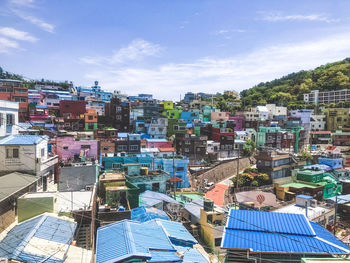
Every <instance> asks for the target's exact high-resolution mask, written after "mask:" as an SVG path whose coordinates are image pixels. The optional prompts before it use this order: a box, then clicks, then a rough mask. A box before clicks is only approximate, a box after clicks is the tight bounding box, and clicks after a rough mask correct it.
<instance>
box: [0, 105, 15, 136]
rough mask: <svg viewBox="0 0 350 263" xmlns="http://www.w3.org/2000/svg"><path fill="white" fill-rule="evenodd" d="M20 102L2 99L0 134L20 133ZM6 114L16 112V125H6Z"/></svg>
mask: <svg viewBox="0 0 350 263" xmlns="http://www.w3.org/2000/svg"><path fill="white" fill-rule="evenodd" d="M18 108H19V106H18V102H12V101H5V100H0V115H1V114H2V116H0V117H2V118H1V119H0V136H6V135H11V134H18V128H19V127H18V126H17V125H18ZM6 114H14V120H13V121H14V122H13V123H14V125H12V126H7V125H6Z"/></svg>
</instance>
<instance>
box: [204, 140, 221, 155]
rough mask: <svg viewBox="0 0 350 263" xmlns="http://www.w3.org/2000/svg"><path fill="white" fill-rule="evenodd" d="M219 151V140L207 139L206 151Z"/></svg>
mask: <svg viewBox="0 0 350 263" xmlns="http://www.w3.org/2000/svg"><path fill="white" fill-rule="evenodd" d="M219 151H220V142H215V141H207V153H217V152H219Z"/></svg>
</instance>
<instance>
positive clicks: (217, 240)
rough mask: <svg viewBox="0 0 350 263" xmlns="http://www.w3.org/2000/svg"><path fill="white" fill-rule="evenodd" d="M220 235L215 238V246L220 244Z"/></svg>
mask: <svg viewBox="0 0 350 263" xmlns="http://www.w3.org/2000/svg"><path fill="white" fill-rule="evenodd" d="M221 239H222V238H221V237H218V238H215V246H216V247H219V246H220V245H221Z"/></svg>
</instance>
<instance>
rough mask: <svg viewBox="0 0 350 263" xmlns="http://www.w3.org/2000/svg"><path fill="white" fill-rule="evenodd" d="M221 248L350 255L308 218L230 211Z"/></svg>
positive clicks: (271, 213)
mask: <svg viewBox="0 0 350 263" xmlns="http://www.w3.org/2000/svg"><path fill="white" fill-rule="evenodd" d="M221 247H222V248H227V249H246V250H250V251H252V252H260V253H297V254H303V253H311V254H326V253H334V254H337V253H338V254H350V250H349V248H348V247H347V246H346V245H345V244H344V243H343V242H341V241H340V240H338V239H337V238H336V237H335V236H333V235H332V234H331V233H330V232H328V231H327V230H325V229H324V228H323V227H321V226H320V225H318V224H317V223H314V222H312V221H310V220H308V219H307V218H306V217H305V215H301V214H288V213H278V212H276V213H274V212H263V211H248V210H230V213H229V219H228V222H227V225H226V228H225V232H224V236H223V239H222V243H221Z"/></svg>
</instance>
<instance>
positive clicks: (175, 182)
mask: <svg viewBox="0 0 350 263" xmlns="http://www.w3.org/2000/svg"><path fill="white" fill-rule="evenodd" d="M173 178H174V180H175V181H174V199H175V200H176V184H177V181H176V178H177V177H176V176H175V151H173Z"/></svg>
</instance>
